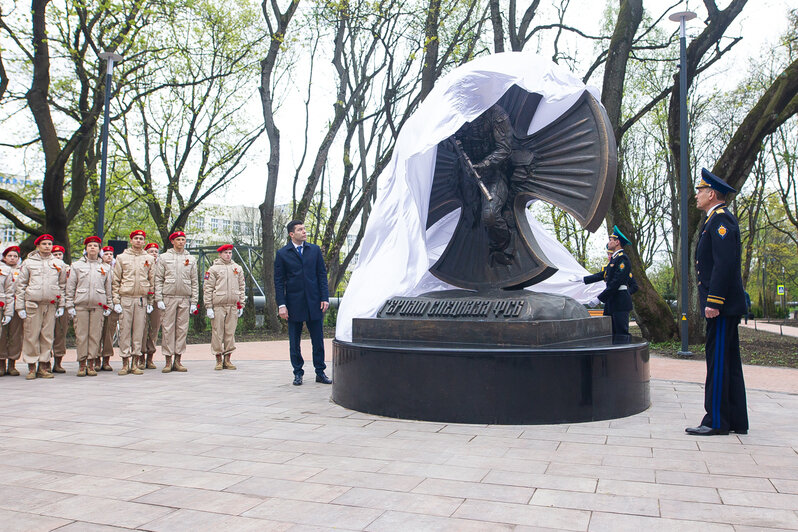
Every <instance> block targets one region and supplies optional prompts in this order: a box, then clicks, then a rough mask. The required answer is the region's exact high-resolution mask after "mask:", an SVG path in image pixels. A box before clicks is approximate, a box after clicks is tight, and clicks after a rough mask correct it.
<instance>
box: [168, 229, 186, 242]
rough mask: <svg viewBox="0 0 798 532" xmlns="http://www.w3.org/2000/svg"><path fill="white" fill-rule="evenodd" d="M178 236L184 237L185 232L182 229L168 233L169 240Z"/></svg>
mask: <svg viewBox="0 0 798 532" xmlns="http://www.w3.org/2000/svg"><path fill="white" fill-rule="evenodd" d="M179 236H182V237H183V238H186V233H184V232H183V231H175V232H174V233H172V234H171V235H169V241H170V242H171V241H172V240H174V239H175V238H177V237H179Z"/></svg>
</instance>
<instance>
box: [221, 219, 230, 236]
mask: <svg viewBox="0 0 798 532" xmlns="http://www.w3.org/2000/svg"><path fill="white" fill-rule="evenodd" d="M222 231H223V232H225V233H229V232H230V220H226V219H225V220H222Z"/></svg>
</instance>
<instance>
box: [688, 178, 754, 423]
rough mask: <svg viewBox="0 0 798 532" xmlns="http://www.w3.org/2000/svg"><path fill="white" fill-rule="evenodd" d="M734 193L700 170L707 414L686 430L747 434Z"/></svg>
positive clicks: (742, 294)
mask: <svg viewBox="0 0 798 532" xmlns="http://www.w3.org/2000/svg"><path fill="white" fill-rule="evenodd" d="M733 192H737V191H736V190H734V189H733V188H732V187H730V186H729V185H728V183H726V182H725V181H723V180H722V179H721V178H719V177H718V176H716V175H715V174H713V173H712V172H710V171H709V170H707V169H706V168H702V169H701V180H700V181H699V182H698V184H697V185H696V194H695V200H696V207H698V208H699V209H700V210H702V211H704V212H705V213H706V220H705V221H704V226H703V228H702V229H701V235H700V236H699V237H698V244H697V246H696V250H695V258H696V261H695V264H696V266H695V269H696V276H697V277H698V300H699V305H700V309H701V312H702V314H703V315H704V317H705V318H706V320H707V341H706V346H705V352H706V358H707V380H706V385H705V386H704V409H705V410H706V412H707V413H706V415H705V416H704V419H703V420H701V425H699V426H698V427H689V428H687V429H685V432H687V433H688V434H694V435H696V436H712V435H715V434H728V433H729V432H730V431H731V432H736V433H737V434H747V433H748V410H747V407H746V399H745V382H744V380H743V365H742V362H741V360H740V338H739V336H738V333H737V326H738V325H739V323H740V316H742V315H743V313H744V312H746V307H745V291H744V290H743V279H742V276H741V274H740V255H741V248H740V231H739V228H738V226H737V218H735V216H734V214H732V213H731V211H729V209H728V207H726V195H727V194H730V193H733Z"/></svg>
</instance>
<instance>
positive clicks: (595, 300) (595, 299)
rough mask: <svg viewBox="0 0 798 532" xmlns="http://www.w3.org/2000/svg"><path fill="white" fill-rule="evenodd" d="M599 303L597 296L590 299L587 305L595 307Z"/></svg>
mask: <svg viewBox="0 0 798 532" xmlns="http://www.w3.org/2000/svg"><path fill="white" fill-rule="evenodd" d="M600 303H601V301H600V300H599V299H598V298H597V297H595V298H593V299H591V300H590V303H589V305H590V306H591V307H597V306H599V304H600Z"/></svg>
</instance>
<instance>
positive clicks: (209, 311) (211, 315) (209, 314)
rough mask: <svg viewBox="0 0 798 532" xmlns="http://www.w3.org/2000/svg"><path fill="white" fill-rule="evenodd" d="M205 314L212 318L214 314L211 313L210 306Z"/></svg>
mask: <svg viewBox="0 0 798 532" xmlns="http://www.w3.org/2000/svg"><path fill="white" fill-rule="evenodd" d="M205 314H207V315H208V317H209V318H210V319H213V317H214V316H215V315H216V314H214V313H213V309H212V308H209V309H208V310H207V311H205Z"/></svg>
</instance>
